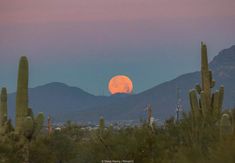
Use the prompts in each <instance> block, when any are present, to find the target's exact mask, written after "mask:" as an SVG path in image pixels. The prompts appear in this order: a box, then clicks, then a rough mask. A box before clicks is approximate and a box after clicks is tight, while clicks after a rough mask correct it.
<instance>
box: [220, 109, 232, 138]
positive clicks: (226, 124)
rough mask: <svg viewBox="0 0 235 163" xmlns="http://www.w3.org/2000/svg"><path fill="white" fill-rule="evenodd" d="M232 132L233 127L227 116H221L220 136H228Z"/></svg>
mask: <svg viewBox="0 0 235 163" xmlns="http://www.w3.org/2000/svg"><path fill="white" fill-rule="evenodd" d="M232 132H233V126H232V123H231V119H230V116H229V114H226V113H225V114H223V115H222V117H221V120H220V135H221V136H224V135H230V134H232Z"/></svg>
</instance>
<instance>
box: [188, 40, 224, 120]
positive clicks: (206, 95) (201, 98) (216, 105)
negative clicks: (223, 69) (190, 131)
mask: <svg viewBox="0 0 235 163" xmlns="http://www.w3.org/2000/svg"><path fill="white" fill-rule="evenodd" d="M214 86H215V80H213V78H212V71H211V70H210V69H209V65H208V57H207V47H206V45H205V44H204V43H201V86H200V85H199V84H198V85H196V87H195V89H192V90H190V92H189V99H190V104H191V110H192V114H193V117H194V118H196V117H201V116H202V117H204V118H205V117H207V116H208V115H213V116H214V117H219V115H220V113H221V109H222V105H223V96H224V87H223V86H221V87H220V89H219V90H216V91H215V92H214V93H212V88H213V87H214Z"/></svg>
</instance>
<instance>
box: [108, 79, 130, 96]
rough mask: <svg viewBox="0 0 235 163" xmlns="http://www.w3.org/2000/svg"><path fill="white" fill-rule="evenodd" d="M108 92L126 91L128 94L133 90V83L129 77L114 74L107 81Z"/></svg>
mask: <svg viewBox="0 0 235 163" xmlns="http://www.w3.org/2000/svg"><path fill="white" fill-rule="evenodd" d="M108 87H109V92H110V93H111V94H116V93H127V94H130V93H132V91H133V84H132V81H131V79H130V78H128V77H127V76H124V75H117V76H114V77H113V78H112V79H111V80H110V81H109V86H108Z"/></svg>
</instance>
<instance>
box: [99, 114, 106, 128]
mask: <svg viewBox="0 0 235 163" xmlns="http://www.w3.org/2000/svg"><path fill="white" fill-rule="evenodd" d="M104 128H105V122H104V117H102V116H101V117H100V120H99V129H100V130H103V129H104Z"/></svg>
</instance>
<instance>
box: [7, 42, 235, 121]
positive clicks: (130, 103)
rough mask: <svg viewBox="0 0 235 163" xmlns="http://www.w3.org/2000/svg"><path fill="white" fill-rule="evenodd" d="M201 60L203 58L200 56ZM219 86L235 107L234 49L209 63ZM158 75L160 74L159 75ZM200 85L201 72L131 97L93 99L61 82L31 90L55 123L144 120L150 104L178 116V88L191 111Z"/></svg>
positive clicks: (159, 112)
mask: <svg viewBox="0 0 235 163" xmlns="http://www.w3.org/2000/svg"><path fill="white" fill-rule="evenodd" d="M198 59H200V55H199V56H198ZM210 67H211V69H212V70H213V74H214V78H215V79H216V87H218V86H219V85H220V84H223V85H224V86H225V105H224V106H225V107H233V106H234V104H235V46H232V47H231V48H228V49H225V50H222V51H221V52H220V53H219V55H217V56H216V57H214V59H213V60H212V61H211V63H210ZM156 75H157V74H156ZM199 82H200V72H193V73H188V74H184V75H181V76H179V77H177V78H175V79H173V80H171V81H168V82H165V83H162V84H160V85H157V86H155V87H153V88H151V89H149V90H146V91H144V92H142V93H140V94H136V95H130V96H122V95H117V96H110V97H106V96H94V95H91V94H89V93H86V92H85V91H83V90H81V89H79V88H76V87H70V86H67V85H65V84H62V83H50V84H47V85H43V86H39V87H36V88H32V89H30V90H29V97H30V99H29V101H30V106H31V107H32V108H33V110H34V112H40V111H42V112H45V113H46V114H47V115H48V114H50V115H52V117H54V120H56V121H64V120H75V121H97V120H98V119H99V116H101V115H103V116H104V117H105V119H107V120H126V119H141V118H143V117H144V116H145V111H144V108H145V107H146V105H147V104H151V105H152V106H153V108H154V116H155V117H157V118H160V119H165V118H167V117H170V116H173V115H175V107H176V89H177V87H179V88H180V89H181V92H180V94H181V97H182V100H183V101H182V102H183V107H184V110H188V109H189V105H188V91H189V89H191V88H194V86H195V84H196V83H199ZM14 103H15V94H10V95H9V108H10V115H11V117H13V115H14V114H13V112H14V108H15V106H14V105H15V104H14Z"/></svg>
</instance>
